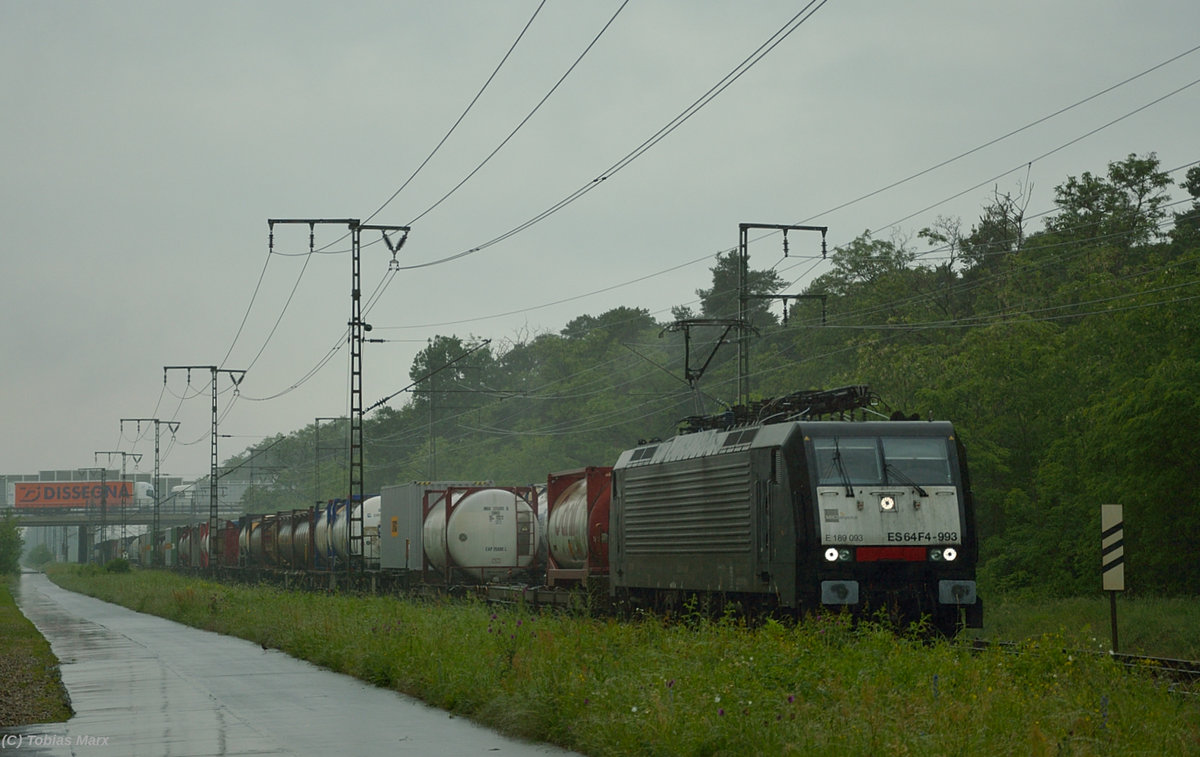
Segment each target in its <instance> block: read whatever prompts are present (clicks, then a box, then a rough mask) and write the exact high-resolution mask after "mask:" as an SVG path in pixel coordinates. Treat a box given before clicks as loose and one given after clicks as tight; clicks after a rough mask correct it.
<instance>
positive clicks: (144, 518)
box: [0, 508, 241, 529]
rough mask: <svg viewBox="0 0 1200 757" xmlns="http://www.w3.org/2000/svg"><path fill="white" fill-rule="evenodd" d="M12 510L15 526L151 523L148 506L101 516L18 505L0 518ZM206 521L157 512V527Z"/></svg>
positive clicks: (201, 515) (231, 515)
mask: <svg viewBox="0 0 1200 757" xmlns="http://www.w3.org/2000/svg"><path fill="white" fill-rule="evenodd" d="M8 512H12V514H13V515H14V516H15V518H16V521H17V525H18V526H20V527H22V528H26V527H37V526H47V527H54V526H85V527H96V528H99V527H100V526H101V525H103V526H105V527H106V528H110V529H111V528H119V527H120V526H123V525H124V526H150V525H153V524H154V511H153V510H149V509H138V510H126V511H125V512H124V513H122V512H121V510H120V508H113V509H110V510H109V511H108V512H107V513H105V515H104V517H101V515H100V513H99V512H97V511H95V510H88V511H83V512H41V511H36V510H34V511H26V510H21V509H17V508H9V509H4V510H0V517H2V515H3V513H8ZM221 515H222V517H225V518H229V519H231V520H232V519H234V518H238V517H241V513H240V512H239V511H238V510H236V509H231V510H229V512H228V513H222V514H221ZM207 520H208V513H200V512H163V511H160V512H159V514H158V523H159V527H160V528H170V527H172V526H186V525H188V524H190V523H199V522H200V521H206V522H207Z"/></svg>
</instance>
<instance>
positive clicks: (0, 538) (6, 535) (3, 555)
mask: <svg viewBox="0 0 1200 757" xmlns="http://www.w3.org/2000/svg"><path fill="white" fill-rule="evenodd" d="M24 548H25V540H24V539H23V538H21V531H20V529H19V528H18V526H17V518H16V516H14V515H13V514H12V510H8V511H7V512H5V513H4V517H3V518H0V576H3V575H7V574H10V573H16V572H17V571H19V570H20V569H21V550H22V549H24Z"/></svg>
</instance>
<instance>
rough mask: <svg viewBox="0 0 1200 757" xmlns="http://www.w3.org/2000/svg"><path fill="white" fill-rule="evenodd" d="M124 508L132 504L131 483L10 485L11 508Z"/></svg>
mask: <svg viewBox="0 0 1200 757" xmlns="http://www.w3.org/2000/svg"><path fill="white" fill-rule="evenodd" d="M101 502H106V504H107V505H108V506H110V507H111V506H113V505H117V506H120V505H128V504H131V503H132V502H133V482H132V481H106V482H103V483H102V482H100V481H20V482H14V483H13V507H15V508H18V509H22V508H32V509H37V508H49V507H57V508H68V507H69V508H80V507H100V503H101Z"/></svg>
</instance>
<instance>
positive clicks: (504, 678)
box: [52, 570, 1200, 755]
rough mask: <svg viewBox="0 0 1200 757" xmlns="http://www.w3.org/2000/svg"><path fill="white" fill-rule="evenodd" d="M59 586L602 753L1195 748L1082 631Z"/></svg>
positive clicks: (155, 585)
mask: <svg viewBox="0 0 1200 757" xmlns="http://www.w3.org/2000/svg"><path fill="white" fill-rule="evenodd" d="M52 578H54V580H56V581H57V582H59V583H61V584H63V585H64V586H66V587H67V588H72V589H76V590H81V591H85V592H87V593H90V594H94V595H97V596H101V597H103V598H106V599H111V600H113V601H117V602H120V603H122V604H126V605H128V606H130V607H133V608H135V609H139V610H142V611H145V612H152V613H156V614H160V615H164V616H166V617H170V618H173V619H176V620H179V621H182V622H185V623H189V624H191V625H195V626H199V627H203V628H208V629H211V630H215V631H220V632H223V633H232V634H235V635H238V636H242V637H244V638H248V639H251V640H254V641H257V642H259V643H262V644H265V645H267V646H271V647H276V648H279V649H281V650H283V651H285V652H287V653H289V654H291V655H294V656H296V657H301V658H304V659H308V660H311V661H313V662H315V663H317V664H320V665H324V666H326V667H328V668H331V669H333V670H339V671H342V672H346V673H349V674H351V675H354V676H357V677H359V678H362V679H364V680H367V681H370V682H373V683H375V684H378V685H380V686H388V687H391V688H395V689H397V690H400V691H403V692H406V693H408V694H412V695H414V696H417V697H419V698H421V699H424V700H426V701H428V702H430V703H431V704H434V705H436V706H439V707H443V708H445V709H447V710H450V711H452V712H456V713H460V714H463V715H467V716H470V717H471V718H473V719H475V720H477V721H479V722H481V723H484V724H487V725H490V726H493V727H495V728H498V729H499V730H501V731H504V732H506V733H510V734H514V735H519V736H524V737H527V738H530V739H535V740H539V741H548V742H553V743H556V744H560V745H563V746H566V747H569V748H571V749H575V750H578V751H581V752H584V753H587V754H592V755H628V754H645V755H660V754H661V755H713V754H739V755H740V754H764V755H767V754H769V755H775V754H814V753H821V754H839V755H840V754H882V753H887V754H920V755H925V754H997V755H1005V754H1018V755H1025V754H1144V753H1150V754H1185V753H1196V752H1197V751H1198V750H1200V702H1197V701H1195V699H1194V698H1192V699H1189V698H1185V697H1181V696H1179V695H1175V694H1172V693H1169V692H1168V691H1167V687H1166V685H1165V684H1162V683H1158V682H1155V681H1153V680H1151V679H1148V678H1143V677H1141V676H1138V675H1131V674H1129V673H1127V672H1125V671H1124V670H1122V669H1121V668H1120V667H1119V666H1117V665H1116V664H1115V663H1113V662H1112V661H1111V660H1109V659H1108V658H1107V656H1105V655H1090V654H1078V653H1073V652H1067V651H1064V650H1069V649H1074V648H1077V646H1078V645H1079V643H1080V640H1079V639H1077V638H1074V637H1072V636H1071V635H1069V634H1067V635H1064V634H1053V635H1048V636H1039V637H1037V638H1034V639H1030V640H1028V641H1026V642H1025V643H1024V645H1023V650H1022V653H1021V654H1013V653H1012V652H1009V651H998V650H997V651H986V652H983V653H972V652H970V651H968V650H967V649H965V648H963V647H962V646H959V645H954V644H951V643H948V642H929V641H926V640H921V639H918V638H911V639H910V638H905V637H902V636H897V635H896V634H895V633H892V632H891V631H888V630H885V629H882V628H880V627H877V626H873V625H870V624H860V625H853V624H851V623H849V622H848V621H846V620H845V619H843V618H841V617H836V616H835V617H828V618H823V619H814V620H811V621H806V622H802V623H798V624H794V625H793V624H780V623H775V622H766V623H763V624H760V625H757V626H755V627H748V626H746V625H745V624H743V623H741V622H739V621H737V620H734V619H725V620H721V621H717V622H708V621H701V620H699V619H693V620H690V621H688V622H680V623H671V624H667V623H663V622H661V621H659V620H656V619H654V618H646V619H643V620H640V621H636V622H618V621H615V620H603V619H588V618H579V617H571V616H565V615H560V614H553V613H542V614H537V613H533V612H528V611H526V610H524V609H522V608H501V609H497V608H494V607H491V606H488V605H485V604H482V603H473V602H460V601H453V602H450V601H416V600H398V599H395V598H384V597H350V596H339V595H322V594H300V593H290V592H283V591H280V590H276V589H272V588H265V587H232V586H225V585H219V584H214V583H210V582H206V581H197V580H187V579H184V578H181V577H179V576H176V575H173V574H169V573H163V572H140V573H134V574H132V575H108V574H100V573H91V574H84V573H80V572H66V571H61V570H59V571H56V572H54V573H52Z"/></svg>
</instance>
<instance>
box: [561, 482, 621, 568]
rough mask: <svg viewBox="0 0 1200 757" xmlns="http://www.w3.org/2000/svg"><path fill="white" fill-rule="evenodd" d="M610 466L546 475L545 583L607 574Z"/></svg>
mask: <svg viewBox="0 0 1200 757" xmlns="http://www.w3.org/2000/svg"><path fill="white" fill-rule="evenodd" d="M611 500H612V467H611V466H590V467H587V468H579V469H576V470H570V471H563V472H561V473H551V474H550V475H549V476H548V477H547V478H546V540H547V542H548V543H549V553H548V555H547V558H546V585H547V586H570V585H576V584H579V583H581V582H583V581H584V580H585V579H586V578H588V577H589V576H607V575H608V514H609V507H610V503H611Z"/></svg>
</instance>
